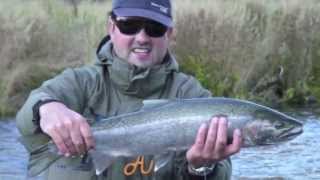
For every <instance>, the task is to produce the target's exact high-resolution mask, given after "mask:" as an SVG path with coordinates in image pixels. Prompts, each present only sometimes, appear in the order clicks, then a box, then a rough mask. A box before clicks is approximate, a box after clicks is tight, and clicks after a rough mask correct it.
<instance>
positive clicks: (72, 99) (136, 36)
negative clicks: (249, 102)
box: [17, 0, 241, 180]
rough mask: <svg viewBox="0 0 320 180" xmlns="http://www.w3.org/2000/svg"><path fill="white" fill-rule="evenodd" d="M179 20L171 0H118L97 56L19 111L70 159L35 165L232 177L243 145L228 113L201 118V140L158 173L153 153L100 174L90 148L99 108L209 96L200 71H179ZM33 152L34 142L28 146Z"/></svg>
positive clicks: (63, 174) (90, 174)
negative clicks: (173, 44) (175, 46)
mask: <svg viewBox="0 0 320 180" xmlns="http://www.w3.org/2000/svg"><path fill="white" fill-rule="evenodd" d="M172 31H173V22H172V16H171V3H170V0H151V1H150V0H135V1H132V0H114V1H113V5H112V12H111V13H110V17H109V20H108V34H109V35H108V36H107V37H105V38H104V39H103V40H102V42H101V43H100V45H99V47H98V50H97V63H96V64H95V65H93V66H86V67H82V68H76V69H68V70H66V71H64V72H63V73H62V74H60V75H58V76H57V77H55V78H53V79H51V80H48V81H46V82H45V83H44V84H43V85H42V86H41V87H40V88H38V89H36V90H34V91H32V93H31V94H30V97H29V98H28V100H27V102H26V103H25V105H24V106H23V107H22V109H21V110H20V111H19V112H18V114H17V125H18V128H19V130H20V132H21V134H22V135H23V136H28V135H31V134H37V135H38V136H43V140H41V141H32V142H27V144H29V145H30V146H33V147H35V146H39V145H42V144H43V143H45V142H47V141H49V140H50V139H51V140H52V141H53V142H54V143H55V144H56V145H57V147H58V149H59V151H60V153H61V154H64V155H65V158H61V159H59V160H57V161H55V162H54V163H53V164H48V163H47V162H46V161H49V160H50V158H51V157H50V156H48V157H46V158H47V160H44V161H41V162H37V161H34V162H30V166H29V168H30V169H31V170H33V169H36V170H37V169H38V170H39V169H44V167H46V166H49V168H47V169H46V171H45V174H44V177H45V179H49V180H57V179H59V180H64V179H77V180H93V179H107V180H122V179H154V178H156V179H203V178H206V179H210V180H211V179H219V180H224V179H230V176H231V162H230V159H229V156H230V155H232V154H234V153H236V152H238V151H239V150H240V146H241V135H240V132H239V131H238V130H236V131H235V132H234V140H233V142H232V144H227V137H226V134H227V120H226V118H225V117H213V118H212V120H211V121H210V124H209V125H202V126H201V127H200V129H199V130H198V135H197V137H196V139H195V143H194V145H193V146H192V147H191V148H190V149H189V150H188V151H187V152H179V153H175V154H174V155H173V158H172V159H171V160H170V162H169V163H167V164H166V165H165V166H164V167H163V168H161V169H159V170H158V171H157V172H154V173H153V171H152V172H150V173H144V172H145V170H146V169H148V168H149V167H150V166H151V165H152V163H151V162H152V160H153V157H152V156H148V157H144V156H141V157H138V158H137V157H133V158H122V159H120V160H119V161H117V162H115V163H114V164H113V165H112V166H111V167H109V168H108V169H107V170H106V171H105V172H104V173H103V174H102V175H100V176H96V175H95V173H94V168H93V166H92V164H91V162H90V157H83V156H81V155H83V154H85V152H86V151H88V150H90V149H91V148H94V147H95V142H94V137H93V136H92V132H91V131H90V125H89V124H92V123H94V122H93V121H90V119H93V116H94V114H99V115H103V116H114V115H118V114H122V113H126V112H131V111H134V110H136V109H138V108H140V104H141V102H142V101H143V100H145V99H169V98H196V97H208V96H210V93H209V92H208V91H207V90H205V89H203V88H202V87H201V85H200V84H199V82H198V81H197V80H195V79H194V78H193V77H191V76H188V75H185V74H183V73H181V72H179V71H178V65H177V62H176V61H175V59H174V58H173V57H172V55H171V53H170V52H169V50H168V47H169V41H170V38H171V36H172ZM28 150H29V151H31V153H32V149H31V148H29V149H28ZM136 161H139V162H140V163H142V164H140V165H141V166H142V167H140V169H139V168H137V169H138V170H137V171H136V172H134V173H132V174H128V173H126V171H125V167H127V166H128V165H130V163H132V162H136Z"/></svg>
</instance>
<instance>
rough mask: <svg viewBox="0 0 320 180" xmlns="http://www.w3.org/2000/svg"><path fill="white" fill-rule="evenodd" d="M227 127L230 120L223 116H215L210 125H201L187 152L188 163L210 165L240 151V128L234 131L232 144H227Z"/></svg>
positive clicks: (197, 165) (196, 165) (195, 165)
mask: <svg viewBox="0 0 320 180" xmlns="http://www.w3.org/2000/svg"><path fill="white" fill-rule="evenodd" d="M227 129H228V121H227V119H226V117H223V116H219V117H217V116H216V117H213V118H212V119H211V122H210V125H209V127H208V125H206V124H203V125H201V127H200V128H199V130H198V134H197V137H196V140H195V143H194V145H193V146H192V147H191V148H190V149H189V150H188V152H187V155H186V156H187V160H188V163H189V164H191V165H192V166H193V167H201V166H208V165H210V164H213V163H217V162H218V161H221V160H223V159H225V158H227V157H229V156H231V155H232V154H235V153H237V152H239V151H240V148H241V143H242V138H241V132H240V130H239V129H237V130H235V131H234V133H233V142H232V144H227Z"/></svg>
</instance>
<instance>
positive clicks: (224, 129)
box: [215, 117, 228, 154]
mask: <svg viewBox="0 0 320 180" xmlns="http://www.w3.org/2000/svg"><path fill="white" fill-rule="evenodd" d="M227 136H228V121H227V119H226V118H225V117H221V118H220V123H219V125H218V130H217V139H216V147H215V150H216V153H218V154H223V152H224V150H225V148H226V146H227V139H228V137H227Z"/></svg>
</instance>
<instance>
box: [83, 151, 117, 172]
mask: <svg viewBox="0 0 320 180" xmlns="http://www.w3.org/2000/svg"><path fill="white" fill-rule="evenodd" d="M89 155H90V156H91V158H92V162H93V164H94V167H95V169H96V174H97V175H100V174H101V173H102V172H103V171H104V170H106V169H107V168H108V167H109V166H110V165H111V164H112V163H113V162H114V161H115V159H116V158H115V157H113V156H110V155H108V154H105V153H102V152H99V151H96V150H93V149H92V150H90V151H89Z"/></svg>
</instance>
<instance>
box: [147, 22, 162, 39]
mask: <svg viewBox="0 0 320 180" xmlns="http://www.w3.org/2000/svg"><path fill="white" fill-rule="evenodd" d="M145 31H146V33H147V34H148V35H149V36H150V37H162V36H163V35H164V34H165V33H166V32H167V27H166V26H164V25H162V24H160V23H157V22H154V21H148V22H147V23H146V24H145Z"/></svg>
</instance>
